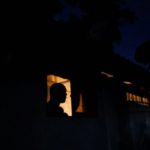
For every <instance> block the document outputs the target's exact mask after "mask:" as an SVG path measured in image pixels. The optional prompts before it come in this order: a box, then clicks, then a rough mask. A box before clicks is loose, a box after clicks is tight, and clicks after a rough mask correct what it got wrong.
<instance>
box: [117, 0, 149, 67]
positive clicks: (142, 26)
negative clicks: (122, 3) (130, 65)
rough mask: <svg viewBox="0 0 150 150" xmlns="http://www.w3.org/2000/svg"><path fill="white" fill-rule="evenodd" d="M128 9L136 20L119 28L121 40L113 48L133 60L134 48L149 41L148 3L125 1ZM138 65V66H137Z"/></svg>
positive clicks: (141, 0) (139, 0)
mask: <svg viewBox="0 0 150 150" xmlns="http://www.w3.org/2000/svg"><path fill="white" fill-rule="evenodd" d="M127 2H128V6H129V8H131V10H132V11H134V12H135V14H136V16H137V20H136V21H135V23H134V24H129V25H128V24H126V25H124V26H123V27H122V28H121V32H122V40H121V42H120V44H119V45H116V44H115V46H114V48H115V52H116V53H118V54H119V55H121V56H123V57H125V58H127V59H129V60H131V61H132V62H134V63H136V61H135V60H134V53H135V50H136V48H137V47H138V46H139V45H140V44H141V43H142V42H144V41H146V40H148V39H149V40H150V1H149V0H127ZM139 65H140V64H139Z"/></svg>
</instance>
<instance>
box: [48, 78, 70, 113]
mask: <svg viewBox="0 0 150 150" xmlns="http://www.w3.org/2000/svg"><path fill="white" fill-rule="evenodd" d="M54 83H62V84H63V85H64V86H65V87H66V90H67V97H66V101H65V103H61V104H60V106H61V107H62V108H63V109H64V112H65V113H67V114H68V115H69V116H72V107H71V86H70V80H68V79H65V78H62V77H59V76H55V75H48V76H47V102H48V101H50V93H49V89H50V87H51V86H52V84H54Z"/></svg>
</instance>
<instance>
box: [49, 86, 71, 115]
mask: <svg viewBox="0 0 150 150" xmlns="http://www.w3.org/2000/svg"><path fill="white" fill-rule="evenodd" d="M66 95H67V94H66V88H65V86H64V85H63V84H61V83H55V84H53V85H52V86H51V87H50V101H49V102H48V103H47V105H46V114H47V116H48V117H65V116H68V115H67V114H66V113H65V112H64V110H63V108H61V107H60V106H59V105H60V103H64V102H65V101H66Z"/></svg>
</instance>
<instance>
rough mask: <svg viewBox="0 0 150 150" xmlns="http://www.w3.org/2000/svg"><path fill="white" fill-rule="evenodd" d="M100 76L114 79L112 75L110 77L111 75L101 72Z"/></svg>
mask: <svg viewBox="0 0 150 150" xmlns="http://www.w3.org/2000/svg"><path fill="white" fill-rule="evenodd" d="M101 74H102V75H105V76H106V77H108V78H113V77H114V75H112V74H109V73H107V72H103V71H102V72H101Z"/></svg>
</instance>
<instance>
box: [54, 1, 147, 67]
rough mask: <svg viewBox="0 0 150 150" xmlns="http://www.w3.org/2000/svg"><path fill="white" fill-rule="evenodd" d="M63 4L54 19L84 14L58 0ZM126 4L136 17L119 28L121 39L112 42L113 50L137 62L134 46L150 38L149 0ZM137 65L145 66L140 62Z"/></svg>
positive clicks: (66, 18) (64, 18)
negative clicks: (118, 41) (133, 21)
mask: <svg viewBox="0 0 150 150" xmlns="http://www.w3.org/2000/svg"><path fill="white" fill-rule="evenodd" d="M60 1H61V2H62V4H63V5H64V6H65V7H64V10H63V13H62V14H61V15H60V14H58V15H57V16H55V20H64V21H67V20H68V19H69V18H70V17H71V15H70V14H75V15H76V16H78V17H79V18H80V17H81V18H82V16H84V15H85V14H84V13H83V12H82V11H81V10H80V9H79V7H78V6H74V7H72V6H70V5H68V4H66V3H64V2H63V0H60ZM126 2H127V3H126V6H127V7H129V8H130V9H131V10H132V11H133V12H134V13H135V15H136V17H137V19H136V21H135V23H133V24H125V25H124V26H122V27H121V28H120V30H121V33H122V40H121V41H120V43H119V44H118V43H114V52H115V53H117V54H119V55H121V56H123V57H125V58H127V59H129V60H130V61H132V62H133V63H137V62H136V61H135V59H134V53H135V50H136V48H137V47H138V46H139V45H140V44H142V43H143V42H144V41H146V40H150V1H149V0H126ZM137 64H138V65H140V66H142V67H144V68H147V66H144V65H142V64H139V63H137Z"/></svg>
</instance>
